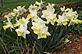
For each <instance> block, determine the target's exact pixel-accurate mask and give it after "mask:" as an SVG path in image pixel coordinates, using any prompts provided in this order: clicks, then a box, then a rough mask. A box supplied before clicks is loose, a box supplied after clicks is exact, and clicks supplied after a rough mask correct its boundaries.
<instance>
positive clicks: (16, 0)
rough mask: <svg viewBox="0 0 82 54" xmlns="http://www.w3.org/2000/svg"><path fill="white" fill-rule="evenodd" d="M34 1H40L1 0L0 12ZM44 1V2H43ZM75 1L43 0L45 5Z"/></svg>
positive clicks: (72, 0) (33, 0)
mask: <svg viewBox="0 0 82 54" xmlns="http://www.w3.org/2000/svg"><path fill="white" fill-rule="evenodd" d="M35 1H40V0H3V7H0V12H3V11H8V10H11V9H13V8H15V7H16V6H19V5H21V6H23V5H27V6H28V5H30V4H31V3H32V4H33V3H34V2H35ZM43 1H44V0H43ZM74 1H77V0H45V3H46V2H47V3H48V2H50V3H56V4H58V3H65V2H74Z"/></svg>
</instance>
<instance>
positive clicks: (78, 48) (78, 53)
mask: <svg viewBox="0 0 82 54" xmlns="http://www.w3.org/2000/svg"><path fill="white" fill-rule="evenodd" d="M66 46H67V48H66V49H64V50H61V51H59V52H58V54H82V36H81V37H80V38H78V39H77V42H71V43H68V44H67V45H66ZM53 54H56V52H54V53H53Z"/></svg>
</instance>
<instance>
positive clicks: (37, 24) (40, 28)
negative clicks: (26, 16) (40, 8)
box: [32, 18, 50, 39]
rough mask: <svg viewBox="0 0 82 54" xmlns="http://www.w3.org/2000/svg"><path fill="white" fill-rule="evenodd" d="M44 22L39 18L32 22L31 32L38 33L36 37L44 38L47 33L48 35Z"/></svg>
mask: <svg viewBox="0 0 82 54" xmlns="http://www.w3.org/2000/svg"><path fill="white" fill-rule="evenodd" d="M45 24H46V23H45V21H43V20H42V19H40V18H38V19H37V20H35V21H34V22H32V25H33V26H32V29H33V32H34V33H35V34H37V35H38V39H40V38H46V37H47V35H50V33H49V32H48V27H47V26H46V25H45Z"/></svg>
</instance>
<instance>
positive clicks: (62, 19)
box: [57, 14, 69, 26]
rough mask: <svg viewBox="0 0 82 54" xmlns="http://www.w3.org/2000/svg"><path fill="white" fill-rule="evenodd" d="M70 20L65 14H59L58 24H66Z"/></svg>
mask: <svg viewBox="0 0 82 54" xmlns="http://www.w3.org/2000/svg"><path fill="white" fill-rule="evenodd" d="M68 21H69V20H68V19H67V18H66V16H65V14H63V15H58V20H57V24H58V25H64V26H66V25H67V24H68V23H67V22H68Z"/></svg>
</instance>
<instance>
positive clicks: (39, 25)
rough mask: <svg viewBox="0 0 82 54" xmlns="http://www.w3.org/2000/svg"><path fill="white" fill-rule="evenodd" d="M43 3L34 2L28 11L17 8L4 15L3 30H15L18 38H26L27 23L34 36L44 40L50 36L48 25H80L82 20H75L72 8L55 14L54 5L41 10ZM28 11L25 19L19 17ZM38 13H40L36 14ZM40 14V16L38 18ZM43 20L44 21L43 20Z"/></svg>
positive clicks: (74, 12) (75, 14)
mask: <svg viewBox="0 0 82 54" xmlns="http://www.w3.org/2000/svg"><path fill="white" fill-rule="evenodd" d="M42 5H44V4H43V2H42V1H41V2H40V3H39V2H36V3H35V4H33V5H30V6H29V8H28V9H25V6H23V7H21V6H18V7H17V9H13V11H12V12H10V13H9V14H8V15H5V16H4V18H6V19H7V20H5V21H4V23H6V24H5V25H4V26H3V28H4V29H5V30H6V29H7V28H10V29H11V30H12V28H13V29H15V31H16V32H17V35H18V36H23V37H24V38H26V34H30V31H28V30H27V28H28V25H27V24H28V23H32V26H31V29H32V30H33V32H34V33H35V34H37V36H38V39H40V38H46V37H47V36H50V35H51V34H50V33H49V31H48V26H47V25H48V24H51V25H53V26H54V25H57V26H58V25H63V26H70V25H73V24H79V23H82V20H79V19H77V17H78V15H77V12H76V11H73V9H72V8H65V7H63V8H60V9H61V12H62V14H58V13H55V8H54V6H55V5H54V4H50V3H48V5H47V6H46V7H45V8H46V9H43V6H42ZM27 10H29V12H28V14H27V17H23V16H22V17H20V16H21V15H22V14H24V13H25V12H27ZM38 12H40V13H38ZM38 14H40V16H38ZM13 19H14V20H15V23H12V20H13ZM44 19H45V20H44Z"/></svg>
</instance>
